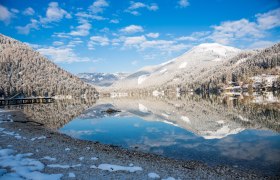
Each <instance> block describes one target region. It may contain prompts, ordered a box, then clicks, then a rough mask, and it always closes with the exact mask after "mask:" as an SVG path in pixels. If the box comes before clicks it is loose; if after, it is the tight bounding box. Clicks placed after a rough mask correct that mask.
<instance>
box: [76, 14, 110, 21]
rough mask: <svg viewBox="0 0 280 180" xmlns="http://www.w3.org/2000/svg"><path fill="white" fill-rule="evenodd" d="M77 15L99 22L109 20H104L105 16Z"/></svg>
mask: <svg viewBox="0 0 280 180" xmlns="http://www.w3.org/2000/svg"><path fill="white" fill-rule="evenodd" d="M75 15H76V16H77V17H79V18H87V19H93V20H97V21H103V20H106V19H107V18H104V17H103V16H100V15H95V14H88V13H86V12H78V13H76V14H75Z"/></svg>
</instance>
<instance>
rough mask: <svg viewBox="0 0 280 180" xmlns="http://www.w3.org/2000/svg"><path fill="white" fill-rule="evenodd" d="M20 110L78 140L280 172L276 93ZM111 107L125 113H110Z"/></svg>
mask: <svg viewBox="0 0 280 180" xmlns="http://www.w3.org/2000/svg"><path fill="white" fill-rule="evenodd" d="M13 108H15V107H13ZM18 108H19V109H21V110H22V111H23V112H24V113H25V114H27V115H28V116H29V117H31V118H32V119H34V120H35V119H36V121H39V122H41V123H43V124H44V125H45V126H46V127H48V128H52V129H57V130H59V131H60V132H61V133H64V134H67V135H69V136H72V137H74V138H77V139H83V140H90V141H98V142H100V143H104V144H110V145H115V146H120V147H123V148H127V149H133V150H136V151H143V152H148V153H154V154H158V155H162V156H165V157H169V158H175V159H180V160H195V161H201V162H204V163H207V164H208V165H211V166H215V165H227V166H231V167H233V168H239V169H251V170H256V171H258V172H260V173H262V174H268V175H279V174H280V173H279V172H280V134H279V130H280V98H279V96H278V95H275V94H271V93H268V94H263V95H254V96H245V95H244V96H241V97H240V96H239V97H229V96H210V97H200V96H196V95H188V96H184V97H180V98H166V97H142V98H136V97H130V98H102V99H99V100H97V102H95V101H94V102H91V101H87V100H79V101H57V102H55V103H53V104H39V105H26V106H21V107H18ZM108 108H113V109H117V110H120V111H121V112H117V113H112V114H108V113H106V112H104V111H106V110H107V109H108Z"/></svg>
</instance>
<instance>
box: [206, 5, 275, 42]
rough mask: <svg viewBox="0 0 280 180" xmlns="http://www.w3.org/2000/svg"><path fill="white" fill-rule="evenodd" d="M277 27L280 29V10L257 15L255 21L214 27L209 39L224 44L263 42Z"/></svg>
mask: <svg viewBox="0 0 280 180" xmlns="http://www.w3.org/2000/svg"><path fill="white" fill-rule="evenodd" d="M276 27H280V8H278V9H275V10H271V11H269V12H267V13H263V14H257V15H256V20H255V21H249V20H248V19H240V20H237V21H226V22H222V23H221V24H220V25H218V26H212V28H213V33H212V34H211V35H210V36H209V39H211V40H213V41H215V42H218V43H222V44H231V43H234V42H239V43H240V42H241V41H244V42H245V41H247V42H250V43H251V42H256V41H261V40H262V39H263V38H265V37H266V36H267V35H268V33H269V31H268V30H270V29H272V28H276Z"/></svg>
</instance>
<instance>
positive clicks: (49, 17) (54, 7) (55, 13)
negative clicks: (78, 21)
mask: <svg viewBox="0 0 280 180" xmlns="http://www.w3.org/2000/svg"><path fill="white" fill-rule="evenodd" d="M64 17H65V18H67V19H70V18H72V16H71V14H69V13H68V12H67V11H65V10H64V9H62V8H60V7H59V5H58V3H57V2H50V3H49V7H48V9H47V12H46V17H45V18H41V22H42V23H43V24H45V23H50V22H58V21H60V20H61V19H63V18H64Z"/></svg>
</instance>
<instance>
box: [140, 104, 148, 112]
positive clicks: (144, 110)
mask: <svg viewBox="0 0 280 180" xmlns="http://www.w3.org/2000/svg"><path fill="white" fill-rule="evenodd" d="M138 107H139V111H141V112H143V113H147V112H149V110H148V108H147V107H146V106H144V105H143V104H140V103H139V104H138Z"/></svg>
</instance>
